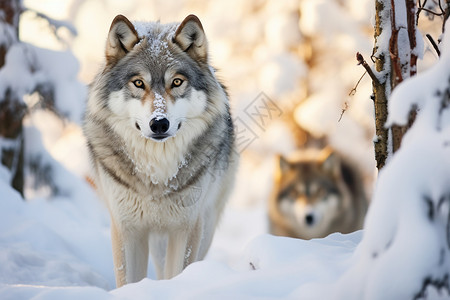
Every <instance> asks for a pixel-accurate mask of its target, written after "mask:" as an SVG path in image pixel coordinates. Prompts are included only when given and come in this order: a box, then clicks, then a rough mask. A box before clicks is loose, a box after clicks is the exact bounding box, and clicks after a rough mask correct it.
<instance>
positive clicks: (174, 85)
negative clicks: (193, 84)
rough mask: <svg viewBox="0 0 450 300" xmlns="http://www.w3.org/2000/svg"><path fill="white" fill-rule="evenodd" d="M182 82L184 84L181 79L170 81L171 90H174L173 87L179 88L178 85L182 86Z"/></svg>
mask: <svg viewBox="0 0 450 300" xmlns="http://www.w3.org/2000/svg"><path fill="white" fill-rule="evenodd" d="M183 82H184V80H183V79H180V78H175V79H174V80H173V81H172V87H173V88H174V87H179V86H180V85H182V84H183Z"/></svg>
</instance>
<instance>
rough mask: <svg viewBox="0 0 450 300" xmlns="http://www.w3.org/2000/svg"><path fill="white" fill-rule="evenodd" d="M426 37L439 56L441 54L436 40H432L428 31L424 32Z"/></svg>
mask: <svg viewBox="0 0 450 300" xmlns="http://www.w3.org/2000/svg"><path fill="white" fill-rule="evenodd" d="M426 37H427V39H428V40H429V41H430V43H431V45H432V46H433V48H434V50H435V51H436V53H437V55H438V56H439V57H440V56H441V51H440V50H439V47H438V45H437V44H436V42H435V41H434V39H433V37H432V36H431V35H430V34H429V33H427V34H426Z"/></svg>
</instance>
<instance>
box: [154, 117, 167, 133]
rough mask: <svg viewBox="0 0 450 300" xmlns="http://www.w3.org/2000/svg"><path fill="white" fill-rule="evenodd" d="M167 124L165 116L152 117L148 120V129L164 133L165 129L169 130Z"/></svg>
mask: <svg viewBox="0 0 450 300" xmlns="http://www.w3.org/2000/svg"><path fill="white" fill-rule="evenodd" d="M169 126H170V123H169V120H167V119H166V118H162V119H157V118H153V119H151V121H150V129H151V130H152V131H153V132H154V133H156V134H163V133H166V132H167V130H169Z"/></svg>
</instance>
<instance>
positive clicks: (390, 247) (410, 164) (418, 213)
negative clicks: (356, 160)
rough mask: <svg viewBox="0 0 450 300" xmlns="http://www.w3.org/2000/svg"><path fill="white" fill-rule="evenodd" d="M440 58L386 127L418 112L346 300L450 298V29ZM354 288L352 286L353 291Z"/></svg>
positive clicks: (408, 87) (397, 104)
mask: <svg viewBox="0 0 450 300" xmlns="http://www.w3.org/2000/svg"><path fill="white" fill-rule="evenodd" d="M443 43H444V44H443V46H442V55H441V58H440V60H439V61H438V62H437V63H436V65H435V66H433V67H432V68H431V69H429V70H428V71H427V72H425V73H423V74H420V75H417V76H415V77H413V78H410V79H408V80H406V81H405V82H403V83H401V84H400V85H399V86H398V87H397V88H396V90H395V91H394V92H393V93H392V96H391V98H390V101H389V119H388V122H387V124H388V125H389V126H392V125H394V124H398V125H403V124H406V123H407V122H408V116H409V112H410V110H411V109H412V108H414V107H418V108H419V110H418V113H417V117H416V120H415V122H414V124H413V126H412V127H411V129H410V130H409V131H408V132H407V134H406V135H405V137H404V139H403V142H402V147H401V148H400V149H399V150H398V151H397V152H396V154H395V155H394V156H393V158H392V159H391V161H390V163H389V164H388V165H386V166H385V167H384V168H383V170H381V172H380V174H379V180H378V183H377V187H376V190H375V193H374V196H373V199H372V204H371V207H370V209H369V212H368V215H367V218H366V222H365V226H364V228H365V232H364V238H363V240H362V242H361V245H360V248H359V251H358V253H357V256H356V257H355V259H356V263H355V265H354V266H353V267H352V268H351V269H350V270H349V271H348V272H347V273H346V274H345V275H344V276H343V277H342V278H341V280H340V282H339V284H338V285H337V286H338V290H339V292H338V298H339V299H429V297H432V296H433V297H434V296H438V297H442V299H444V298H445V297H446V296H448V295H449V294H450V291H449V287H450V281H449V278H450V231H449V229H450V185H449V182H450V109H449V105H448V104H449V103H450V68H449V65H450V23H448V22H447V26H446V35H445V37H444V41H443ZM349 287H351V288H349Z"/></svg>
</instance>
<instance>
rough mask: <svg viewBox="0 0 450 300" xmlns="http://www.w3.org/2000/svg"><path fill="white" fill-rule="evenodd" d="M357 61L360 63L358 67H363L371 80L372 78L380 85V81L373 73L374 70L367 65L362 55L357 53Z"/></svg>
mask: <svg viewBox="0 0 450 300" xmlns="http://www.w3.org/2000/svg"><path fill="white" fill-rule="evenodd" d="M356 60H357V61H358V65H362V66H363V67H364V69H366V72H367V74H369V76H370V78H372V81H373V82H374V83H375V84H377V85H379V84H380V81H379V80H378V78H377V76H376V75H375V73H374V72H373V70H372V68H371V67H370V66H369V65H368V64H367V62H366V60H365V59H364V57H363V56H362V54H361V53H359V52H358V53H356Z"/></svg>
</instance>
